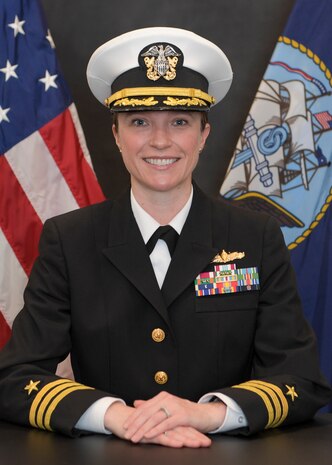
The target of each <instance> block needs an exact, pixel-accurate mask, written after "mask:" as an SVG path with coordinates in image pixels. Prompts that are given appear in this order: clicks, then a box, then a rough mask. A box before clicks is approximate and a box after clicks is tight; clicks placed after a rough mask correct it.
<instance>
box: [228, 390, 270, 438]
mask: <svg viewBox="0 0 332 465" xmlns="http://www.w3.org/2000/svg"><path fill="white" fill-rule="evenodd" d="M232 387H233V388H240V389H246V390H247V391H251V392H254V393H255V394H257V395H258V396H260V398H261V399H262V401H263V402H264V404H265V407H266V410H267V415H268V420H267V424H266V425H265V429H267V428H268V427H269V426H268V425H269V424H270V423H272V422H273V420H274V410H273V406H272V404H271V401H270V399H269V397H268V396H267V395H266V394H265V393H264V392H262V391H261V390H260V389H258V388H255V387H254V386H250V385H249V384H239V385H236V386H232Z"/></svg>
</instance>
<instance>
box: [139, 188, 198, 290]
mask: <svg viewBox="0 0 332 465" xmlns="http://www.w3.org/2000/svg"><path fill="white" fill-rule="evenodd" d="M192 199H193V190H192V189H191V193H190V196H189V199H188V200H187V202H186V204H185V205H184V207H183V208H182V209H181V210H180V211H179V213H178V214H177V215H176V216H175V217H174V218H173V219H172V220H171V221H170V222H169V223H168V224H169V225H170V226H172V227H173V228H174V229H175V231H176V232H177V233H178V234H179V235H180V234H181V231H182V228H183V226H184V223H185V222H186V219H187V216H188V214H189V211H190V207H191V203H192ZM130 201H131V208H132V211H133V214H134V217H135V220H136V223H137V225H138V227H139V230H140V232H141V234H142V237H143V240H144V244H146V243H147V242H148V240H149V239H150V237H151V236H152V234H154V232H155V231H156V230H157V229H158V228H159V226H162V225H160V224H159V223H158V222H157V221H156V220H155V219H154V218H152V216H151V215H149V214H148V213H147V212H146V211H145V210H143V208H142V207H141V206H140V205H139V203H138V202H137V200H136V199H135V197H134V194H133V192H132V191H131V193H130ZM150 260H151V263H152V267H153V270H154V273H155V275H156V278H157V282H158V285H159V288H161V287H162V285H163V282H164V279H165V276H166V273H167V270H168V267H169V264H170V263H171V256H170V253H169V250H168V247H167V244H166V242H165V241H163V240H162V239H158V241H157V243H156V245H155V248H154V249H153V251H152V252H151V254H150Z"/></svg>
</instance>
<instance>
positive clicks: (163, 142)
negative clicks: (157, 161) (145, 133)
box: [150, 125, 172, 150]
mask: <svg viewBox="0 0 332 465" xmlns="http://www.w3.org/2000/svg"><path fill="white" fill-rule="evenodd" d="M171 143H172V142H171V139H170V135H169V132H168V129H167V128H166V127H165V126H159V125H158V126H154V127H153V129H152V131H151V137H150V145H151V146H152V147H155V148H157V149H158V150H163V149H165V148H168V147H169V146H170V145H171Z"/></svg>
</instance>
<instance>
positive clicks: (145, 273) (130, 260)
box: [103, 194, 169, 324]
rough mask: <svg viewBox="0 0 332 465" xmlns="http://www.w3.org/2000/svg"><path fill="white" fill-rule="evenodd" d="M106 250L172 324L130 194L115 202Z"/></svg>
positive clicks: (129, 278) (121, 270) (127, 276)
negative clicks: (138, 224)
mask: <svg viewBox="0 0 332 465" xmlns="http://www.w3.org/2000/svg"><path fill="white" fill-rule="evenodd" d="M103 253H104V255H105V256H106V257H107V258H108V260H110V262H111V263H112V264H113V265H114V266H115V267H116V268H117V269H118V270H119V271H120V272H121V273H122V274H123V275H124V276H125V277H126V278H127V279H128V280H129V281H130V282H131V283H132V284H133V285H134V286H135V287H136V288H137V289H138V291H139V292H140V293H141V294H142V295H143V296H144V297H145V298H146V299H147V300H148V301H149V302H150V303H151V305H153V307H154V308H155V309H156V310H157V311H158V312H159V313H160V314H161V316H162V317H163V318H164V320H165V321H166V322H167V323H168V324H169V318H168V313H167V309H166V305H165V302H164V300H163V297H162V294H161V292H160V289H159V287H158V283H157V280H156V277H155V274H154V272H153V268H152V265H151V261H150V258H149V255H148V253H147V251H146V247H145V244H144V241H143V238H142V235H141V233H140V231H139V228H138V226H137V223H136V221H135V218H134V216H133V213H132V210H131V206H130V197H129V194H127V195H125V196H123V197H122V198H121V199H119V200H118V201H116V202H114V206H113V208H112V210H111V216H110V227H109V237H108V246H107V247H106V248H104V249H103Z"/></svg>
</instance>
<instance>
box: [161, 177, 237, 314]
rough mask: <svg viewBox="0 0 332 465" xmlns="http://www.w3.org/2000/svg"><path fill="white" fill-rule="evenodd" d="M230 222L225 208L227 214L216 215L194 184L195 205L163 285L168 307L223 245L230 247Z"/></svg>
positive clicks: (212, 207)
mask: <svg viewBox="0 0 332 465" xmlns="http://www.w3.org/2000/svg"><path fill="white" fill-rule="evenodd" d="M219 216H222V218H219ZM220 223H221V227H220ZM228 224H229V222H228V212H227V211H226V209H225V214H224V215H218V218H217V215H216V214H215V213H214V203H213V202H212V201H211V200H210V199H209V198H208V197H206V196H205V195H204V194H203V193H202V192H201V191H200V190H199V189H198V188H197V186H195V188H194V197H193V203H192V207H191V210H190V213H189V215H188V218H187V221H186V223H185V225H184V227H183V230H182V232H181V235H180V237H179V240H178V244H177V247H176V249H175V252H174V255H173V258H172V261H171V264H170V267H169V269H168V272H167V275H166V278H165V281H164V285H163V287H162V292H163V296H164V299H165V303H166V306H167V307H168V306H169V305H171V303H172V302H173V301H174V300H175V299H176V298H177V297H178V296H179V295H180V294H181V293H182V292H183V291H184V289H186V288H187V287H188V286H194V280H195V278H196V276H197V275H198V274H199V273H200V272H202V270H203V269H204V268H206V267H207V266H208V265H209V263H211V261H212V260H213V258H214V257H215V256H216V254H217V253H218V252H219V251H220V249H221V248H222V247H227V243H228ZM216 225H218V226H217V227H216V228H215V226H216ZM215 230H218V235H216V234H215V233H214V231H215ZM215 236H217V237H215Z"/></svg>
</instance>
